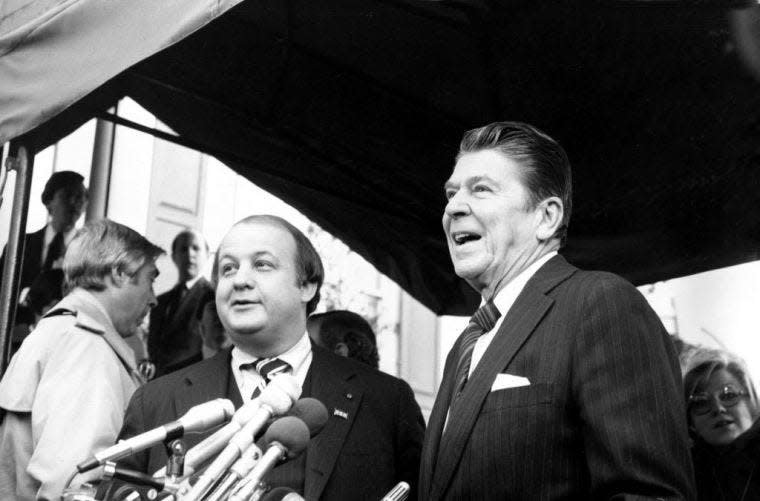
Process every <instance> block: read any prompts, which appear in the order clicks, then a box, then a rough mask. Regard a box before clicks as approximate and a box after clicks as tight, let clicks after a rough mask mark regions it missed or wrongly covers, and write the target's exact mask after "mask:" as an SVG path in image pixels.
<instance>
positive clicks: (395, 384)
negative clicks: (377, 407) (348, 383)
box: [313, 346, 411, 394]
mask: <svg viewBox="0 0 760 501" xmlns="http://www.w3.org/2000/svg"><path fill="white" fill-rule="evenodd" d="M313 353H314V360H315V362H316V364H315V367H317V369H318V370H325V369H326V368H327V367H329V370H330V371H332V372H334V373H336V374H338V375H339V376H341V377H343V378H346V379H350V380H355V381H357V382H358V383H359V384H360V385H361V386H363V387H364V388H365V389H366V390H367V391H369V392H380V393H381V394H382V392H388V391H392V392H404V393H406V392H408V393H411V388H410V387H409V384H408V383H407V382H406V381H404V380H403V379H400V378H397V377H395V376H391V375H390V374H386V373H385V372H382V371H379V370H377V369H375V368H372V367H370V366H368V365H366V364H364V363H361V362H358V361H356V360H353V359H350V358H347V357H341V356H339V355H336V354H334V353H332V352H330V351H329V350H326V349H324V348H321V347H319V346H314V347H313Z"/></svg>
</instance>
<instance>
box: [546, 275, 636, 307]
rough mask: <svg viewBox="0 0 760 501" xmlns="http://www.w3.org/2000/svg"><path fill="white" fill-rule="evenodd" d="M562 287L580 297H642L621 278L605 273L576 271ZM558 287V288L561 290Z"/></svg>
mask: <svg viewBox="0 0 760 501" xmlns="http://www.w3.org/2000/svg"><path fill="white" fill-rule="evenodd" d="M562 286H564V288H566V289H570V290H572V291H573V293H579V294H580V295H581V297H589V296H594V297H600V296H610V297H620V296H622V297H628V298H633V297H636V298H641V299H642V300H643V296H642V295H641V293H640V292H639V291H638V289H636V287H635V286H634V285H633V284H632V283H631V282H629V281H628V280H626V279H624V278H623V277H621V276H619V275H616V274H614V273H610V272H607V271H587V270H580V269H579V270H577V271H576V273H574V274H573V275H572V276H571V277H569V278H568V280H567V281H565V282H564V283H563V284H562ZM562 286H560V288H563V287H562Z"/></svg>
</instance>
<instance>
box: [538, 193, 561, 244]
mask: <svg viewBox="0 0 760 501" xmlns="http://www.w3.org/2000/svg"><path fill="white" fill-rule="evenodd" d="M536 211H537V212H536V217H537V218H538V226H537V228H536V237H537V238H538V239H539V240H542V241H543V240H549V239H550V238H552V237H553V236H554V234H555V233H556V232H557V229H558V228H559V226H560V225H561V224H562V216H563V215H564V213H565V210H564V208H563V206H562V200H560V199H559V197H549V198H547V199H544V200H543V201H541V203H539V204H538V207H536Z"/></svg>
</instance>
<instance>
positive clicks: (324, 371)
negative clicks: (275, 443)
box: [121, 215, 424, 500]
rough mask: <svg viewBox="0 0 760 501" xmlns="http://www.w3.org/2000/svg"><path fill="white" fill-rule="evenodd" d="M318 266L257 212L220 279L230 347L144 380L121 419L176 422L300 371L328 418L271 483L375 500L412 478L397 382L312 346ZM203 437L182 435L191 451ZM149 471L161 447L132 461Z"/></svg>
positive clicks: (407, 396)
mask: <svg viewBox="0 0 760 501" xmlns="http://www.w3.org/2000/svg"><path fill="white" fill-rule="evenodd" d="M323 278H324V271H323V267H322V262H321V260H320V258H319V255H318V254H317V252H316V250H315V249H314V247H313V246H312V244H311V242H310V241H309V240H308V238H306V236H305V235H304V234H303V233H301V232H300V231H299V230H298V229H296V228H295V227H293V226H292V225H291V224H290V223H288V222H287V221H285V220H283V219H281V218H279V217H275V216H268V215H259V216H250V217H248V218H245V219H243V220H242V221H240V222H238V223H237V224H235V225H234V226H233V227H232V229H230V231H229V232H228V233H227V235H226V236H225V237H224V239H223V240H222V243H221V245H220V246H219V251H218V254H217V257H216V261H215V263H214V271H213V279H212V281H213V282H215V287H216V305H217V311H218V314H219V318H220V320H221V322H222V324H223V325H224V328H225V330H226V332H227V334H228V335H229V337H230V339H231V340H232V343H233V345H234V347H233V348H232V349H231V350H229V349H224V350H221V351H220V352H219V353H217V354H216V355H215V356H213V357H212V358H209V359H207V360H204V361H202V362H199V363H197V364H195V365H192V366H190V367H187V368H185V369H183V370H181V371H178V372H175V373H172V374H169V375H167V376H165V377H162V378H158V379H157V380H155V381H152V382H150V383H148V384H147V385H145V386H144V387H142V388H140V389H139V390H138V391H137V392H136V393H135V395H134V397H133V398H132V401H131V402H130V405H129V408H128V410H127V414H126V416H125V420H124V428H123V429H122V432H121V437H122V438H127V437H130V436H133V435H136V434H138V433H141V432H143V431H145V430H149V429H151V428H154V427H156V426H159V425H161V424H163V423H166V422H168V421H171V420H174V419H176V418H177V417H179V416H181V415H182V414H183V413H185V412H186V411H187V410H188V409H189V408H191V407H192V406H194V405H198V404H200V403H202V402H205V401H208V400H211V399H214V398H220V397H222V398H229V399H230V400H232V401H233V402H234V403H235V406H236V407H239V406H240V405H242V403H243V401H247V400H250V399H251V398H252V396H253V394H254V392H255V391H256V389H257V388H261V387H262V386H264V385H265V384H266V381H267V380H266V377H267V375H268V374H270V371H277V372H285V373H289V374H291V375H293V376H294V377H295V378H296V379H297V380H298V382H299V383H300V384H301V385H302V388H303V393H302V396H303V397H313V398H316V399H318V400H320V401H321V402H322V403H324V404H325V406H326V407H327V410H328V415H329V419H328V421H327V424H326V425H325V427H324V429H323V430H322V431H321V432H320V434H319V435H317V436H316V437H315V438H313V439H312V440H311V441H310V442H309V445H308V447H307V449H306V452H305V454H302V455H301V456H300V457H298V458H296V459H294V460H291V461H288V462H286V463H284V464H283V465H281V466H279V467H277V468H275V469H274V470H273V471H272V472H271V473H270V474H269V475H268V476H267V477H265V479H264V480H265V481H266V482H267V483H268V484H270V485H271V486H273V487H279V486H283V487H289V488H291V489H293V490H295V491H296V492H298V493H300V494H302V495H303V496H304V497H305V498H306V499H309V500H317V499H323V500H348V499H380V498H381V497H383V495H384V494H385V493H386V492H387V491H389V490H390V489H391V488H392V487H393V486H394V485H395V484H396V483H397V482H399V481H401V480H404V481H406V482H409V483H410V484H412V485H415V484H416V479H417V475H418V472H419V458H420V456H419V454H420V448H421V445H422V435H423V432H424V422H423V419H422V414H421V412H420V409H419V406H418V405H417V403H416V402H415V401H414V396H413V394H412V391H411V388H409V385H408V384H406V383H405V382H403V381H401V380H400V379H396V378H394V377H391V376H389V375H387V374H383V373H381V372H378V371H376V370H374V369H371V368H369V367H367V366H365V365H363V364H360V363H358V362H355V361H353V360H349V359H347V358H344V357H340V356H338V355H335V354H333V353H331V352H329V351H327V350H325V349H323V348H320V347H318V346H314V345H312V343H311V342H310V340H309V336H308V333H307V331H306V318H307V316H308V314H309V313H311V312H313V311H314V309H315V308H316V306H317V303H318V302H319V289H320V287H321V285H322V282H323ZM207 435H208V434H200V435H190V436H188V437H185V440H186V442H187V445H188V446H189V447H192V446H193V445H194V444H196V443H198V442H199V441H200V440H202V439H203V438H204V437H205V436H207ZM123 463H124V465H125V466H127V467H132V468H136V469H139V470H141V471H145V472H150V473H153V472H154V471H156V470H157V469H159V468H161V467H162V466H164V465H165V464H166V451H165V448H164V447H163V446H157V447H153V448H152V449H150V450H147V451H145V452H143V453H138V454H136V455H134V456H132V457H130V458H127V460H125V461H124V462H123Z"/></svg>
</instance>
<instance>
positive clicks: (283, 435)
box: [63, 374, 409, 501]
mask: <svg viewBox="0 0 760 501" xmlns="http://www.w3.org/2000/svg"><path fill="white" fill-rule="evenodd" d="M300 396H301V387H300V385H299V384H298V382H297V381H296V380H295V378H293V377H292V376H290V375H287V374H280V375H277V376H275V377H274V378H272V381H271V382H270V383H269V384H268V385H267V386H266V388H264V390H263V391H262V392H261V394H260V395H259V396H258V397H257V398H255V399H253V400H251V401H249V402H247V403H246V404H244V405H243V406H242V407H240V408H239V409H238V410H237V411H235V407H234V405H233V404H232V402H231V401H229V400H227V399H221V398H220V399H216V400H212V401H209V402H206V403H203V404H200V405H197V406H195V407H193V408H191V409H190V410H188V411H187V413H186V414H185V415H184V416H182V417H181V418H179V419H178V420H176V421H172V422H171V423H167V424H165V425H163V426H160V427H158V428H155V429H153V430H150V431H146V432H145V433H141V434H139V435H137V436H135V437H132V438H129V439H127V440H122V441H120V442H119V443H117V444H116V445H114V446H112V447H109V448H107V449H105V450H103V451H101V452H99V453H97V454H95V455H94V456H93V457H92V458H90V459H88V460H87V461H84V462H82V463H80V464H79V465H77V470H78V472H79V473H85V472H88V471H90V470H93V469H95V468H98V467H101V466H102V467H103V470H102V471H103V473H102V480H103V481H104V482H103V484H102V485H110V486H118V488H115V489H102V488H101V489H97V490H94V492H92V493H83V492H82V490H76V489H74V490H67V491H68V494H67V491H64V495H63V499H64V501H68V500H71V501H74V500H77V501H127V500H129V501H138V500H143V499H147V500H154V499H174V500H176V501H223V500H229V501H259V500H261V501H297V500H303V497H301V496H300V495H299V494H298V493H296V492H294V491H293V490H292V489H289V488H286V487H275V488H270V487H269V485H268V484H267V483H266V475H267V474H268V473H269V472H270V471H271V470H272V469H273V468H274V467H275V466H277V465H278V464H281V463H282V462H284V461H287V460H290V459H293V458H295V457H298V456H299V455H300V454H301V453H303V452H304V450H305V449H306V446H307V445H308V443H309V440H310V439H311V438H313V437H314V436H315V435H317V434H318V433H319V432H320V431H321V430H322V428H324V426H325V424H326V423H327V420H328V414H327V409H326V408H325V406H324V405H323V404H322V402H320V401H319V400H317V399H314V398H301V399H299V397H300ZM214 428H218V429H217V430H216V431H215V432H214V433H213V434H211V435H210V436H209V437H207V438H206V439H204V440H203V441H201V442H200V443H198V444H197V445H196V446H194V447H192V448H190V449H189V450H185V447H184V443H183V442H182V441H181V440H180V439H181V438H182V437H183V436H184V435H185V434H188V433H200V432H207V431H209V430H212V429H214ZM162 443H163V444H165V445H167V450H168V451H169V459H168V461H167V465H166V467H165V468H161V469H160V470H158V471H156V472H155V473H154V474H153V475H152V476H151V475H148V474H145V473H142V472H139V471H135V470H130V469H127V468H122V467H120V466H118V465H117V464H116V461H119V460H120V459H123V458H125V457H127V456H130V455H132V454H135V453H137V452H140V451H143V450H146V449H149V448H151V447H153V446H155V445H158V444H162ZM114 480H116V481H118V482H113V481H114ZM408 493H409V484H407V483H406V482H399V484H398V485H396V486H395V487H394V488H393V489H392V490H391V491H390V492H388V494H386V495H385V496H384V497H383V498H382V500H381V501H402V500H404V499H406V498H407V496H408Z"/></svg>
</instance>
